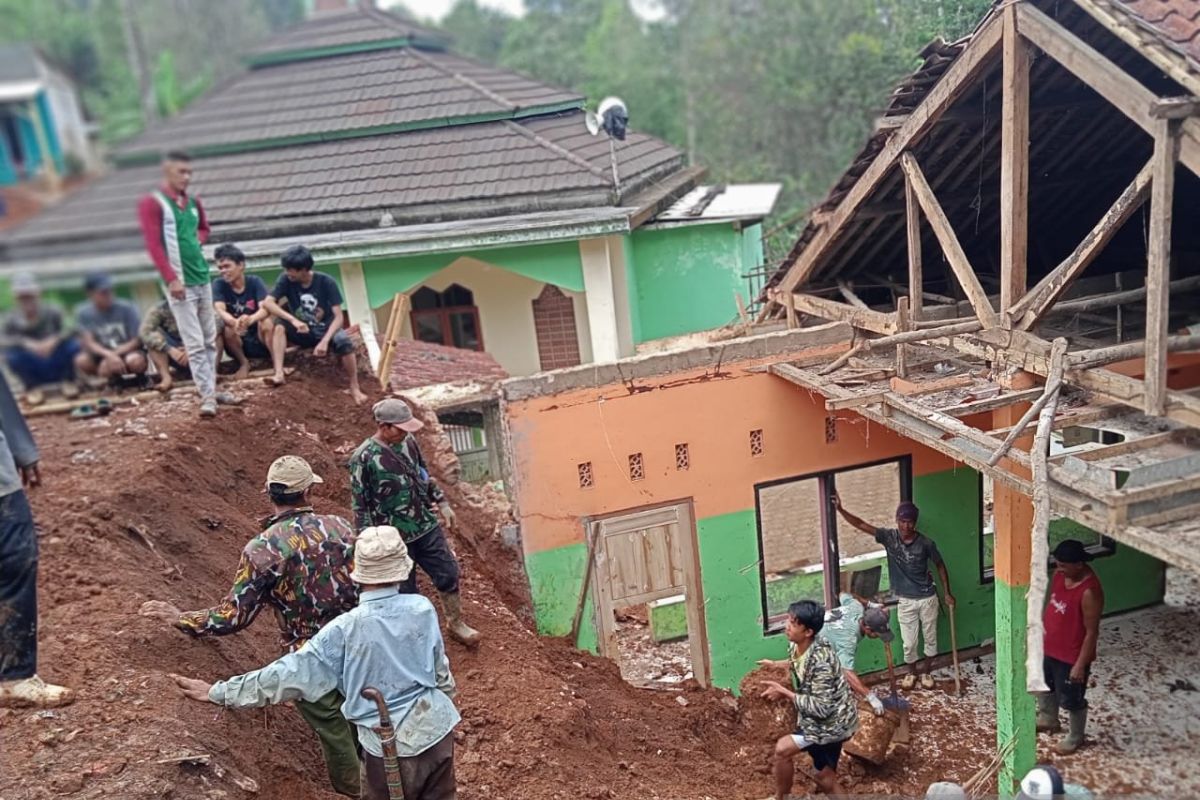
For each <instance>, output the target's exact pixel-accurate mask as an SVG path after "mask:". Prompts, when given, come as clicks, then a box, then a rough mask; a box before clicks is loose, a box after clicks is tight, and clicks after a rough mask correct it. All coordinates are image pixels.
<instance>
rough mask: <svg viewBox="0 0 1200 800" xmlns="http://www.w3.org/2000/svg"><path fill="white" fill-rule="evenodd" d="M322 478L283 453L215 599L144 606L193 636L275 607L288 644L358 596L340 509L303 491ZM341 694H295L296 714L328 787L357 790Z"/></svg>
mask: <svg viewBox="0 0 1200 800" xmlns="http://www.w3.org/2000/svg"><path fill="white" fill-rule="evenodd" d="M321 482H322V481H321V478H320V476H318V475H315V474H313V471H312V467H310V466H309V465H308V462H306V461H305V460H304V459H302V458H300V457H299V456H282V457H281V458H278V459H276V460H275V463H273V464H271V468H270V470H269V471H268V472H267V493H268V494H269V495H270V498H271V503H272V505H273V506H274V508H275V513H274V515H273V516H271V517H268V518H267V519H266V521H265V523H264V525H263V531H262V533H260V534H258V535H257V536H255V537H254V538H253V539H251V540H250V541H249V542H248V543H247V544H246V546H245V548H243V550H242V558H241V562H240V563H239V564H238V570H237V575H236V576H235V577H234V581H233V588H232V589H230V590H229V594H228V595H227V596H226V597H225V599H224V600H222V601H221V602H220V603H219V604H218V605H216V606H214V607H213V608H208V609H204V610H201V611H189V612H187V613H181V612H180V611H179V609H177V608H175V607H174V606H172V605H170V604H168V603H164V602H161V601H158V600H151V601H149V602H146V603H144V604H143V605H142V614H143V615H144V616H148V617H154V618H156V619H161V620H163V621H164V622H168V623H170V624H171V625H173V626H174V627H176V628H178V629H179V630H181V631H183V632H184V633H187V634H189V635H191V636H196V637H202V636H224V635H227V634H230V633H237V632H238V631H240V630H242V629H243V628H245V627H247V626H248V625H250V623H251V622H253V621H254V618H255V617H257V616H258V613H259V612H260V611H262V610H263V608H265V607H270V608H271V609H272V610H274V612H275V619H276V621H277V622H278V623H279V629H280V634H281V643H282V645H283V648H284V650H285V651H288V652H294V651H296V650H299V649H300V648H301V647H303V646H304V644H305V643H306V642H307V641H308V640H309V639H311V638H312V637H313V636H315V635H316V633H317V631H319V630H320V629H321V628H323V627H324V626H325V625H326V624H327V623H328V622H330V621H332V620H333V619H334V618H336V617H337V616H338V615H339V614H342V613H343V612H345V611H349V610H350V609H352V608H354V607H355V605H357V603H358V589H357V588H356V587H355V585H354V583H353V582H352V581H351V579H350V568H351V562H352V559H353V548H354V539H355V533H354V528H352V527H351V526H350V523H349V522H347V521H346V520H344V519H342V518H341V517H336V516H333V515H325V514H317V513H315V512H314V511H313V508H312V504H311V502H310V499H309V495H310V492H311V489H312V486H313V485H314V484H318V483H321ZM343 699H344V698H343V697H342V695H341V694H339V693H338V692H337V691H332V692H330V693H329V694H327V695H325V696H323V697H321V698H320V699H318V700H316V701H313V702H308V701H304V700H297V701H296V708H297V710H298V711H299V712H300V716H302V717H304V720H305V721H306V722H307V723H308V724H309V725H310V726H312V729H313V730H314V731H315V732H316V734H317V736H318V738H320V740H321V748H322V750H323V751H324V753H325V765H326V767H327V768H328V770H329V780H330V782H331V783H332V784H333V788H334V789H335V790H336V791H337V792H338V793H339V794H344V795H346V796H348V797H358V796H359V761H358V749H357V745H356V742H355V736H354V731H353V729H352V727H351V726H350V724H349V723H348V722H346V719H345V717H343V716H342V712H341V705H342V701H343Z"/></svg>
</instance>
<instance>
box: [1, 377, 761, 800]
mask: <svg viewBox="0 0 1200 800" xmlns="http://www.w3.org/2000/svg"><path fill="white" fill-rule="evenodd" d="M339 384H340V378H339V377H338V376H337V375H336V374H333V373H330V372H327V371H323V370H321V369H319V368H314V369H313V370H312V371H306V370H301V372H300V373H298V374H297V377H296V379H294V380H293V381H292V382H290V383H289V384H288V385H287V386H286V387H284V388H282V389H277V390H269V389H266V388H265V387H260V388H255V387H253V386H252V384H249V383H243V384H242V385H241V387H239V390H240V391H242V392H243V393H244V394H245V395H246V402H245V403H244V404H243V405H242V406H240V407H237V408H233V409H223V410H222V413H221V416H220V417H218V418H217V419H216V420H215V421H202V420H199V419H198V418H197V417H196V416H195V406H194V404H193V403H191V402H187V401H182V400H174V401H168V400H152V401H149V402H146V403H143V404H141V405H137V406H120V407H118V408H117V409H116V410H115V411H114V412H113V414H112V415H111V416H110V417H108V418H106V419H101V420H94V421H71V420H68V419H66V418H63V417H52V418H51V417H41V418H37V419H35V420H33V425H34V428H35V436H36V437H37V439H38V442H39V444H40V446H41V448H42V464H43V468H42V474H43V475H44V478H45V484H44V485H43V486H42V487H41V488H39V489H37V490H36V491H34V492H33V495H32V499H33V507H34V513H35V516H36V519H37V521H38V525H39V528H40V532H39V540H40V545H41V563H40V572H39V581H40V603H41V623H40V624H41V631H40V640H41V653H40V665H41V666H40V671H41V674H42V675H43V677H45V678H46V679H47V680H52V681H55V682H61V683H64V684H67V685H69V686H72V687H74V688H76V689H77V690H78V692H79V694H80V698H79V700H78V701H77V702H76V703H75V704H74V705H71V706H68V707H66V708H62V709H57V710H54V711H50V712H40V713H39V712H34V711H28V710H0V800H32V799H34V798H37V799H39V800H40V799H41V798H51V797H73V798H93V797H112V798H129V799H130V800H134V799H137V798H212V799H213V800H217V799H218V798H227V799H228V800H241V798H250V797H257V798H264V799H270V798H289V800H332V798H334V797H335V795H333V794H331V793H330V792H329V791H328V789H327V788H326V786H327V784H326V780H325V776H324V769H323V763H322V759H321V755H320V752H319V750H318V748H317V745H316V741H315V737H314V736H313V735H312V733H311V731H310V730H309V729H308V728H307V726H306V725H305V724H304V723H303V721H302V720H301V719H300V717H299V716H298V715H297V714H296V712H295V711H294V709H292V708H290V707H272V708H267V709H260V710H253V711H237V712H235V711H224V710H221V709H217V708H216V707H214V706H210V705H206V704H200V703H195V702H192V701H188V700H186V699H184V698H183V697H182V696H181V695H180V694H179V692H178V691H177V690H176V689H175V687H174V684H173V683H171V681H170V680H169V678H168V673H172V672H175V673H181V674H185V675H192V676H196V677H201V678H204V679H206V680H210V681H211V680H217V679H220V678H224V677H227V676H230V675H233V674H238V673H241V672H244V671H247V670H250V669H253V668H256V667H258V666H261V665H263V664H265V663H267V662H269V661H270V660H272V659H273V658H275V657H277V656H278V655H279V652H280V651H279V649H278V647H279V645H278V637H277V632H276V626H275V622H274V619H273V618H272V615H270V614H262V615H260V618H259V619H257V620H256V621H255V623H254V624H253V625H251V626H250V628H249V629H248V630H246V631H243V632H242V633H240V634H238V635H235V636H228V637H222V638H217V639H208V640H192V639H189V638H187V637H185V636H183V635H182V634H180V633H178V632H176V631H174V630H173V629H171V628H169V627H167V626H165V625H163V624H161V623H158V622H155V621H153V620H150V619H146V618H143V617H141V616H139V615H138V613H137V612H138V608H139V606H140V605H141V604H142V602H143V601H145V600H150V599H162V600H168V601H170V602H172V603H175V604H176V605H178V606H180V607H181V608H185V609H194V608H203V607H207V606H209V605H212V604H215V603H216V602H217V601H218V600H219V599H220V598H221V596H222V595H223V593H224V592H225V591H226V590H227V589H228V587H229V584H230V581H231V579H232V577H233V572H234V568H235V566H236V564H237V559H238V554H239V552H240V550H241V548H242V546H243V545H244V544H245V542H246V540H247V539H248V538H250V537H251V536H252V535H253V534H254V533H255V531H256V530H257V520H258V519H260V518H261V517H262V516H263V515H265V514H266V513H267V512H268V511H269V509H268V507H267V505H266V501H265V498H264V496H263V494H262V488H261V487H262V481H263V477H264V476H265V474H266V469H267V466H268V465H269V464H270V462H271V461H272V460H273V459H274V458H276V457H277V456H279V455H282V454H284V453H298V454H300V455H302V456H304V457H305V458H307V459H308V460H309V461H310V462H311V463H312V464H313V466H314V467H315V468H316V470H317V471H318V472H319V473H320V474H322V475H323V476H324V478H325V481H326V482H325V484H324V485H323V486H322V487H320V488H319V491H318V493H317V497H316V503H315V504H316V506H317V508H318V510H319V511H322V512H326V513H340V514H343V515H347V516H348V510H349V509H348V506H349V489H348V480H347V477H348V475H347V470H346V469H345V466H344V465H345V461H346V458H347V456H348V455H349V453H350V452H351V450H352V449H353V448H354V447H355V446H356V445H357V444H358V443H359V442H360V441H361V440H362V439H363V438H364V437H365V436H366V435H368V433H369V431H370V429H371V422H370V412H369V410H368V409H367V408H356V407H355V406H353V405H352V404H351V403H350V401H349V398H348V397H347V396H346V395H345V394H343V393H341V392H339V391H338V390H337V386H338V385H339ZM425 416H426V418H427V419H431V420H432V417H430V416H429V415H425ZM434 423H435V424H434V425H431V426H430V427H429V428H427V429H426V431H424V432H423V433H422V437H421V438H422V440H423V441H422V444H423V448H424V449H425V451H426V453H427V455H430V454H431V453H434V451H439V452H438V453H437V454H435V455H433V456H432V457H431V461H432V462H433V464H432V469H433V471H434V473H435V475H436V476H437V477H439V478H441V479H442V480H443V483H444V484H446V488H447V491H448V493H449V495H450V498H451V500H452V502H453V503H454V504H455V506H456V508H457V509H458V512H459V518H460V522H461V523H462V524H461V525H460V530H461V533H459V534H457V535H456V536H455V546H456V549H457V551H458V553H459V555H460V557H461V558H462V561H463V568H464V577H463V595H464V600H465V602H464V608H465V611H466V614H467V615H468V619H469V620H470V621H471V622H472V624H474V625H475V626H477V627H478V628H479V629H480V630H481V631H482V632H483V634H484V642H483V644H482V646H481V647H479V649H478V650H476V651H468V650H466V649H464V648H462V647H460V646H459V645H457V644H456V643H453V642H449V643H448V648H449V654H450V659H451V664H452V669H453V671H454V673H455V675H456V677H457V680H458V684H459V687H460V694H459V696H458V698H457V702H458V704H459V707H460V709H461V711H462V716H463V723H462V725H461V726H460V728H459V732H458V737H457V738H458V750H457V762H458V776H459V784H460V787H461V795H460V796H462V797H463V798H466V799H467V800H470V799H471V798H484V797H487V798H494V799H495V800H506V799H508V798H511V799H512V800H517V799H518V798H520V800H550V799H551V798H607V797H619V798H750V797H763V796H765V795H767V794H768V793H769V791H770V781H769V776H768V775H767V774H766V764H767V757H768V754H769V752H770V746H769V742H770V741H771V740H772V739H773V737H774V736H777V735H778V733H779V732H780V731H779V729H778V728H776V727H775V726H774V724H773V723H772V724H771V726H770V730H767V729H766V728H763V729H762V730H758V731H755V730H753V729H752V726H750V725H749V724H748V723H747V722H746V721H744V720H743V719H742V718H741V715H740V713H739V711H738V710H737V707H736V706H737V704H736V703H735V702H734V700H733V698H732V697H730V696H729V695H727V694H724V693H722V692H718V691H703V690H699V689H697V688H695V687H684V691H683V692H682V693H679V694H675V693H667V692H653V691H647V690H640V689H635V688H633V687H631V686H629V685H628V684H626V683H624V682H622V680H621V678H620V674H619V671H618V668H617V667H616V665H615V664H612V663H610V662H607V661H604V660H602V659H597V658H593V657H591V656H589V655H587V654H583V653H579V652H577V651H575V650H574V649H572V648H571V647H569V646H568V645H567V644H566V643H565V642H564V641H560V640H548V639H543V638H539V637H537V636H536V635H535V634H534V632H533V624H532V619H531V615H530V608H529V602H528V596H527V588H526V586H527V584H526V582H525V578H524V575H523V573H522V570H521V565H520V560H519V557H518V555H517V554H516V553H515V552H514V551H513V550H512V549H510V548H508V547H506V546H505V545H504V544H503V543H502V541H501V537H500V533H499V526H500V525H501V524H503V523H505V522H506V521H507V519H506V515H507V507H506V504H505V503H504V501H503V498H502V496H500V495H499V493H497V492H495V491H494V490H490V489H487V488H485V489H483V490H480V489H478V488H476V487H470V486H467V485H465V484H457V485H451V484H452V483H453V481H454V478H455V477H456V475H455V473H456V469H457V465H456V462H455V460H454V458H453V454H452V452H450V451H449V450H448V445H447V444H446V442H445V441H444V439H442V440H441V441H439V430H438V429H437V426H436V421H435V420H434ZM425 588H426V590H427V591H428V587H425ZM680 697H682V698H683V699H684V700H685V701H686V705H684V704H681V703H680V702H679V701H678V698H680ZM201 756H203V758H200V757H201Z"/></svg>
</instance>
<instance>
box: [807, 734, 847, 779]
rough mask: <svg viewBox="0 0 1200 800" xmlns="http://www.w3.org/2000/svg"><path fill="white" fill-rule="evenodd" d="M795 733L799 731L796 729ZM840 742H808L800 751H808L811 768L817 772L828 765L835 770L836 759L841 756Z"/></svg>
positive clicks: (839, 758)
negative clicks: (811, 763)
mask: <svg viewBox="0 0 1200 800" xmlns="http://www.w3.org/2000/svg"><path fill="white" fill-rule="evenodd" d="M796 734H797V735H802V734H800V731H796ZM842 744H843V743H842V742H830V743H828V744H810V745H809V746H808V747H806V748H804V749H803V750H802V751H801V752H804V753H808V755H809V757H810V758H811V759H812V762H813V769H815V770H816V771H817V772H820V771H821V770H823V769H825V768H826V767H829V769H831V770H833V771H834V772H837V768H838V761H840V760H841V758H842Z"/></svg>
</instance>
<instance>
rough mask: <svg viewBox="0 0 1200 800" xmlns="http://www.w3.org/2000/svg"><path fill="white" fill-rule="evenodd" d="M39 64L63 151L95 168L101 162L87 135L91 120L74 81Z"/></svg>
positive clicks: (84, 164)
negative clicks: (80, 100) (88, 120)
mask: <svg viewBox="0 0 1200 800" xmlns="http://www.w3.org/2000/svg"><path fill="white" fill-rule="evenodd" d="M39 68H40V70H41V72H42V81H43V83H44V85H45V87H46V99H47V101H48V102H49V104H50V115H51V116H52V117H53V122H52V124H53V125H54V130H55V133H56V134H57V135H58V141H59V145H60V146H61V147H62V151H63V154H64V155H65V154H67V153H71V154H73V155H74V156H75V157H76V158H78V159H79V160H80V161H81V162H82V163H83V166H84V167H85V168H86V169H88V170H93V169H95V168H96V167H97V166H98V165H97V161H96V154H95V149H94V148H93V147H92V143H91V139H90V138H89V136H88V123H87V120H86V119H84V116H83V106H82V105H81V104H80V102H79V92H78V90H76V88H75V84H74V83H72V82H71V79H70V78H68V77H67V76H66V75H63V74H62V73H61V72H59V71H58V70H56V69H54V68H53V67H50V66H47V65H46V64H39Z"/></svg>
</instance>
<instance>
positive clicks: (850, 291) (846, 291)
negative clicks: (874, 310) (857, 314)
mask: <svg viewBox="0 0 1200 800" xmlns="http://www.w3.org/2000/svg"><path fill="white" fill-rule="evenodd" d="M837 287H838V292H840V293H841V295H842V297H844V298H845V299H846V302H847V303H849V304H850V305H852V306H854V307H855V308H870V306H868V305H867V304H866V303H864V302H863V301H862V298H861V297H859V296H858V295H856V294H855V293H854V287H853V286H851V285H850V284H849V283H847V282H846V281H838V282H837Z"/></svg>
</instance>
